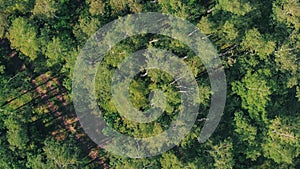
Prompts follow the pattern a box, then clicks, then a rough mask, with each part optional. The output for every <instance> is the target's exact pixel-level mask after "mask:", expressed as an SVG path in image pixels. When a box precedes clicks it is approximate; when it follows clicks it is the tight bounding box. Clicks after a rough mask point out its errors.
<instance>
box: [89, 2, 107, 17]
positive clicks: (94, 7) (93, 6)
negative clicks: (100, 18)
mask: <svg viewBox="0 0 300 169" xmlns="http://www.w3.org/2000/svg"><path fill="white" fill-rule="evenodd" d="M104 7H105V3H104V2H103V0H90V1H89V12H90V14H91V15H92V16H95V15H102V14H104V11H105V10H104Z"/></svg>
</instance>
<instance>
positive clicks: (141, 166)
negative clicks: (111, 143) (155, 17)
mask: <svg viewBox="0 0 300 169" xmlns="http://www.w3.org/2000/svg"><path fill="white" fill-rule="evenodd" d="M146 12H159V13H165V14H169V15H172V16H175V17H178V18H181V19H183V20H186V21H189V22H190V23H192V24H193V25H195V26H196V27H197V28H198V29H199V30H200V31H201V32H202V34H203V35H205V37H206V38H208V39H209V40H210V42H211V43H212V44H213V45H214V47H215V48H216V51H217V53H218V56H219V58H220V60H221V63H222V66H223V67H224V71H225V74H226V90H227V94H226V105H225V109H224V111H223V115H222V118H221V120H220V122H219V124H218V126H217V128H216V130H215V131H214V133H213V134H212V135H211V137H210V138H209V139H208V140H207V141H205V142H204V143H200V142H199V141H198V136H199V134H200V132H201V129H202V127H203V125H204V123H205V121H207V120H208V119H207V114H208V112H209V109H210V101H211V97H212V95H213V92H212V91H211V84H210V80H209V75H208V72H207V70H206V67H205V66H204V64H203V63H202V61H201V59H200V58H199V57H197V56H195V53H194V52H193V51H192V50H191V49H190V48H189V47H188V46H186V45H185V44H183V43H182V42H180V41H178V40H176V39H174V38H172V37H168V36H163V35H156V34H143V33H141V34H139V35H137V36H132V37H128V38H127V39H125V40H122V41H120V42H119V43H117V45H115V46H113V47H112V48H110V50H109V51H107V54H106V55H105V57H104V59H103V61H102V62H101V66H99V67H98V69H97V72H96V78H95V91H96V92H95V95H96V96H95V97H96V101H97V106H98V107H99V108H100V109H101V111H102V112H103V116H104V119H105V121H106V123H107V125H108V126H110V127H112V128H113V129H115V130H116V131H118V132H120V133H122V134H124V135H129V136H133V137H141V138H143V137H149V136H153V135H156V134H159V133H162V132H163V131H164V130H167V129H168V128H170V124H171V122H172V121H174V120H176V118H178V110H179V109H180V108H181V102H180V98H181V95H182V91H180V90H179V89H178V88H177V87H176V86H175V85H170V84H173V82H174V78H172V76H170V75H169V74H168V73H165V72H163V71H159V70H156V69H153V70H152V69H151V70H149V71H148V70H147V71H144V72H140V74H138V75H136V76H135V77H134V80H132V81H131V83H130V85H129V89H130V91H129V96H130V102H131V104H132V106H133V107H134V108H135V109H138V110H142V111H146V110H148V109H149V108H150V107H151V105H152V103H151V102H150V101H149V96H150V95H151V92H152V91H153V90H160V91H163V93H164V94H165V96H166V100H158V101H157V102H159V103H165V108H164V111H163V113H162V115H161V116H160V117H159V118H157V120H155V121H153V122H150V123H136V122H132V121H131V120H129V119H126V118H125V117H124V116H122V115H121V114H120V112H118V110H117V106H116V105H115V104H114V101H113V100H114V99H113V97H112V95H111V87H112V86H111V79H112V78H113V76H114V72H115V71H116V70H117V69H118V68H119V67H120V63H121V62H122V61H123V60H124V59H126V57H128V56H129V55H131V54H132V53H134V52H135V51H138V50H141V49H148V48H151V49H164V50H167V51H171V52H172V53H173V54H175V55H176V56H177V57H178V58H180V59H181V60H183V62H184V63H185V64H186V65H188V66H189V67H190V69H191V71H192V74H193V76H194V77H195V79H196V83H197V85H198V89H199V98H200V99H197V101H198V102H199V112H197V113H199V114H198V116H197V119H196V121H195V123H194V124H192V128H191V130H190V131H189V133H188V134H187V135H186V136H185V137H184V139H183V140H181V141H180V143H178V144H176V146H175V147H173V148H172V149H170V150H168V151H166V152H164V153H162V154H158V155H156V156H153V157H147V158H128V157H124V156H121V155H118V154H113V153H111V152H109V151H106V150H105V148H103V147H102V146H101V145H98V144H96V143H95V142H94V141H93V140H92V138H90V137H89V135H87V134H86V132H85V131H84V129H83V128H82V126H81V123H80V120H79V118H78V117H77V114H76V111H75V108H74V102H73V100H74V97H75V96H73V95H72V89H73V88H72V80H73V73H74V67H75V63H76V60H77V58H78V56H79V55H80V52H81V49H82V48H83V47H84V45H85V44H86V42H87V41H88V40H89V38H90V37H91V36H93V35H94V34H95V33H96V32H97V31H98V30H99V29H100V28H101V27H103V26H105V25H106V24H108V23H110V22H112V21H114V20H116V19H118V18H121V17H124V16H127V15H129V14H131V15H133V14H139V13H146ZM122 29H125V30H126V29H127V28H122ZM178 36H179V35H178ZM299 65H300V1H298V0H181V1H180V0H1V1H0V89H1V90H0V157H1V158H0V168H1V169H25V168H29V169H52V168H54V169H55V168H62V169H69V168H76V169H77V168H78V169H81V168H82V169H94V168H95V169H96V168H103V169H108V168H115V169H136V168H137V169H146V168H149V169H161V168H162V169H181V168H186V169H202V168H203V169H210V168H212V169H213V168H217V169H227V168H228V169H229V168H236V169H244V168H250V169H268V168H274V169H275V168H276V169H277V168H278V169H293V168H294V169H297V168H298V169H299V168H300V128H299V125H300V66H299ZM85 76H86V74H82V76H81V77H78V78H81V79H85V78H86V77H85ZM175 81H176V79H175ZM153 97H154V99H157V98H156V97H155V95H154V96H153ZM153 144H154V143H153ZM155 146H156V145H153V147H155ZM155 148H157V147H155Z"/></svg>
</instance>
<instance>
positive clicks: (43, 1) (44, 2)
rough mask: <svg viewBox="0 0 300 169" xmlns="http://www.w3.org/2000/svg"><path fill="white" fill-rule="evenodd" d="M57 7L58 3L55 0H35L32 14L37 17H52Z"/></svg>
mask: <svg viewBox="0 0 300 169" xmlns="http://www.w3.org/2000/svg"><path fill="white" fill-rule="evenodd" d="M58 8H59V4H58V2H56V1H51V0H36V1H35V4H34V8H33V10H32V13H33V15H36V16H39V17H47V18H53V17H57V16H56V15H55V13H56V11H57V10H58Z"/></svg>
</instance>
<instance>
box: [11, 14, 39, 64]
mask: <svg viewBox="0 0 300 169" xmlns="http://www.w3.org/2000/svg"><path fill="white" fill-rule="evenodd" d="M8 39H9V41H10V43H11V46H12V47H13V48H15V49H18V50H20V51H21V52H22V53H23V54H24V55H26V56H28V57H29V58H30V59H31V60H34V59H36V58H37V57H38V54H39V50H40V49H39V41H38V38H37V33H36V29H35V27H34V26H32V25H31V24H30V23H29V22H28V21H27V20H26V19H25V18H21V17H19V18H16V19H15V20H13V21H12V25H11V27H10V28H9V32H8Z"/></svg>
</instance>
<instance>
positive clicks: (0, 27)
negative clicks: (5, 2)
mask: <svg viewBox="0 0 300 169" xmlns="http://www.w3.org/2000/svg"><path fill="white" fill-rule="evenodd" d="M7 27H8V20H7V16H6V15H5V14H3V13H0V39H2V38H4V35H5V32H6V29H7Z"/></svg>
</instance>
